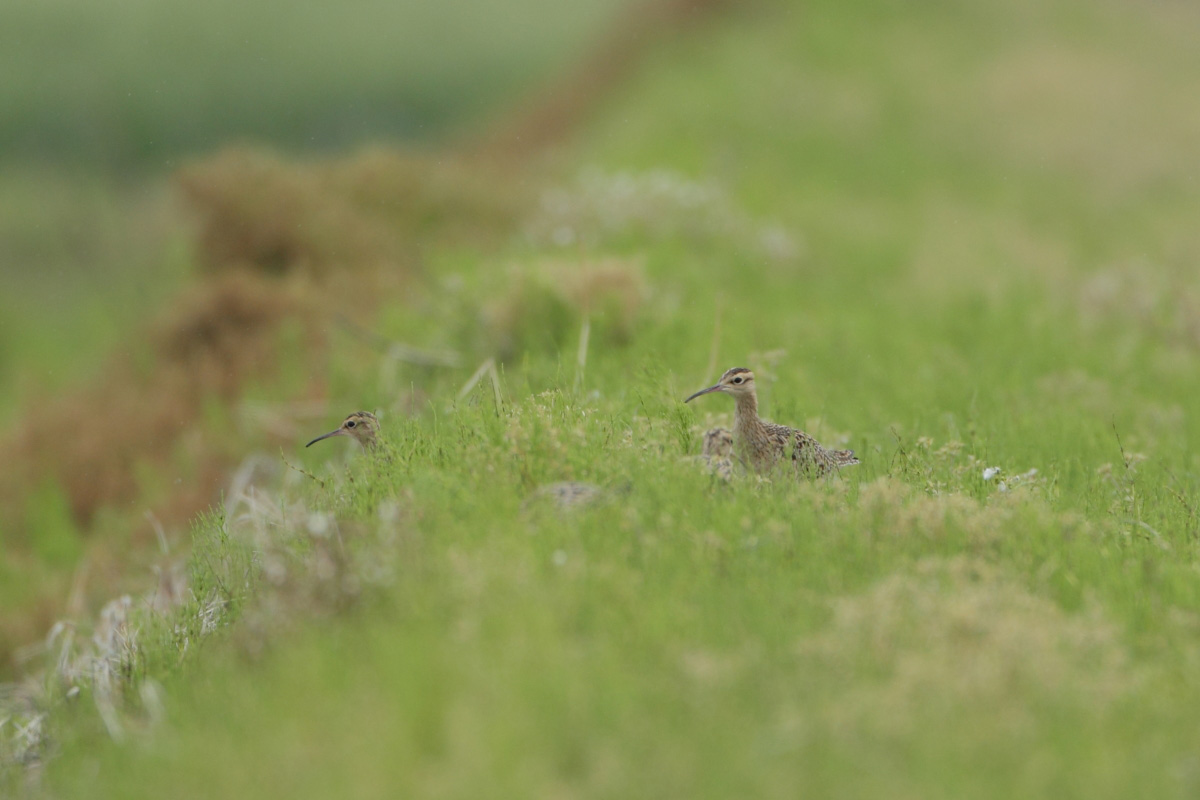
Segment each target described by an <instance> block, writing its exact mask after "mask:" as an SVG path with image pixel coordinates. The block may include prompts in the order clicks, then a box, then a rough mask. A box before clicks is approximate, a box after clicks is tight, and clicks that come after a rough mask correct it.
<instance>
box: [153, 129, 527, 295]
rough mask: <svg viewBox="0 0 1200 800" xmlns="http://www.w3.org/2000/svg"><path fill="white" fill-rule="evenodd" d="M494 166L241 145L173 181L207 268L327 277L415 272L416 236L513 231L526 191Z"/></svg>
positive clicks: (386, 153) (458, 237)
mask: <svg viewBox="0 0 1200 800" xmlns="http://www.w3.org/2000/svg"><path fill="white" fill-rule="evenodd" d="M496 170H497V168H496V167H495V166H492V167H484V166H482V165H477V164H471V163H467V162H463V161H461V160H459V159H453V158H449V159H441V158H433V157H429V156H421V155H414V154H410V153H401V152H397V151H391V150H382V149H372V150H368V151H365V152H363V153H361V154H359V155H357V156H354V157H352V158H349V159H343V160H338V161H328V162H313V163H308V164H294V163H286V162H284V161H282V160H280V159H278V158H277V157H275V156H274V155H271V154H269V153H265V152H262V151H255V150H247V149H243V148H239V149H232V150H228V151H225V152H224V153H221V154H219V155H217V156H216V157H214V158H211V159H208V160H206V161H203V162H199V163H197V164H194V165H192V166H189V167H188V168H186V169H184V170H183V171H182V172H180V174H179V175H178V177H177V181H178V184H179V187H180V190H181V191H182V193H183V195H184V198H185V200H186V201H187V204H188V206H189V207H190V208H191V209H192V210H193V211H194V212H195V214H196V216H197V218H198V221H199V227H200V230H199V235H198V245H199V254H200V257H201V260H202V262H203V263H204V265H205V266H206V267H207V268H208V269H209V270H213V271H219V270H226V269H230V268H245V267H251V268H254V269H256V270H259V271H263V272H268V273H272V274H284V273H294V272H302V273H304V274H307V275H309V276H313V277H317V278H322V279H324V278H329V277H331V276H332V275H333V274H334V273H337V272H340V271H345V270H350V271H354V272H359V271H361V270H363V268H375V269H384V270H388V271H391V272H399V273H401V274H404V275H409V274H411V273H413V272H415V271H416V267H417V265H418V264H419V258H418V254H417V247H416V242H418V241H420V242H422V243H425V242H427V241H428V240H429V239H430V238H431V237H438V238H442V239H447V238H449V239H453V240H454V241H455V242H457V243H460V244H461V243H462V240H463V239H464V238H465V239H468V240H470V241H478V240H479V239H481V238H484V239H486V238H489V237H491V236H495V235H496V234H499V233H507V232H508V231H510V230H511V229H512V226H513V222H514V220H515V219H516V218H517V215H518V211H519V209H520V208H522V207H523V205H524V204H525V199H526V195H527V194H528V192H526V191H524V190H523V188H522V185H523V184H522V182H521V181H519V180H515V179H514V176H512V175H508V174H497V171H496Z"/></svg>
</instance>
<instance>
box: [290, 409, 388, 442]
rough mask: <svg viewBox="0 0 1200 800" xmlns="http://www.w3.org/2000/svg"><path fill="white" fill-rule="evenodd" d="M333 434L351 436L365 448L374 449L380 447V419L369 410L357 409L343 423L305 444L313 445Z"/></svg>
mask: <svg viewBox="0 0 1200 800" xmlns="http://www.w3.org/2000/svg"><path fill="white" fill-rule="evenodd" d="M331 436H349V437H350V438H351V439H353V440H354V441H356V442H358V443H359V444H361V445H362V446H363V448H365V449H367V450H374V449H376V448H377V447H379V420H378V419H376V418H375V415H374V414H372V413H370V412H369V411H355V412H354V413H353V414H351V415H350V416H348V417H346V418H345V419H344V420H342V424H341V425H339V426H338V427H337V428H335V429H334V430H331V431H330V432H329V433H326V434H323V435H321V436H318V437H317V438H315V439H313V440H312V441H311V442H309V443H308V444H306V445H304V446H305V447H312V446H313V445H314V444H316V443H317V442H319V441H321V440H322V439H328V438H329V437H331Z"/></svg>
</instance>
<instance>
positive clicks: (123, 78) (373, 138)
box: [0, 0, 627, 420]
mask: <svg viewBox="0 0 1200 800" xmlns="http://www.w3.org/2000/svg"><path fill="white" fill-rule="evenodd" d="M626 5H627V3H626V2H624V0H577V1H576V2H572V3H560V2H551V1H550V0H515V1H514V2H490V1H486V0H485V1H482V2H481V1H479V0H450V2H437V3H429V2H374V1H372V0H351V1H350V2H347V3H341V4H338V5H336V6H331V5H328V4H325V3H313V2H300V3H294V2H280V1H277V0H256V1H255V2H250V3H244V2H235V1H234V0H218V2H215V3H204V4H197V3H188V2H177V1H176V0H118V2H114V3H104V4H95V3H86V2H79V3H74V2H62V0H51V2H41V0H12V2H6V3H3V4H2V5H0V75H2V76H3V80H0V109H3V112H2V113H0V283H2V285H3V287H4V291H3V292H2V293H0V420H4V419H7V418H9V417H10V415H11V414H12V413H13V412H14V411H15V410H16V408H17V406H18V404H19V402H20V401H21V399H22V398H26V399H31V398H37V397H40V396H42V395H44V394H45V393H46V392H49V391H53V390H56V389H58V388H60V387H62V386H64V385H65V384H67V383H69V382H71V381H72V380H79V379H81V378H83V377H86V375H87V374H89V372H90V371H92V370H94V369H95V368H96V365H97V362H98V360H99V359H100V356H101V354H103V353H104V352H106V351H107V350H108V349H109V348H110V347H112V346H113V345H114V344H116V343H117V342H118V341H119V340H120V337H121V335H122V334H124V333H127V332H128V331H129V329H130V325H131V324H132V323H133V322H135V321H137V320H141V319H143V318H144V317H145V316H146V315H147V314H150V313H152V312H154V310H155V309H156V308H157V306H158V304H159V303H161V302H162V301H163V300H164V299H165V298H167V297H169V296H170V295H171V293H172V291H173V290H174V289H176V288H178V287H179V286H180V285H181V284H180V282H181V281H182V280H183V279H184V277H185V276H186V274H187V270H188V256H187V233H186V227H185V221H186V220H185V219H184V218H183V217H182V216H181V214H180V209H179V208H178V207H177V202H176V197H175V196H174V194H173V193H172V192H171V191H170V190H169V188H168V187H167V184H166V179H167V178H168V177H169V176H170V175H171V174H172V172H173V171H174V170H176V169H177V168H178V167H179V166H180V165H181V164H182V163H185V162H186V161H187V160H188V159H195V158H197V157H200V156H203V155H205V154H207V153H210V152H212V151H213V150H216V149H218V148H219V147H222V146H226V145H229V144H230V143H239V142H240V143H257V144H266V145H270V146H272V147H274V148H278V149H280V150H283V151H285V152H290V153H294V154H309V155H313V154H322V153H323V154H331V153H335V152H344V151H347V150H352V149H354V148H356V147H358V146H361V145H363V144H364V143H368V142H372V143H376V142H405V143H407V144H409V145H414V146H419V147H429V146H435V145H438V144H441V143H444V142H445V141H447V140H448V139H456V138H462V137H469V136H471V135H473V134H474V133H475V132H477V131H479V130H480V129H482V128H484V127H486V126H487V125H488V124H489V123H491V122H492V121H494V120H495V119H496V118H498V117H502V116H503V115H505V114H506V113H507V108H508V106H509V105H510V104H511V103H513V102H519V101H521V100H522V99H524V98H528V97H529V96H531V95H532V93H534V92H535V91H536V89H537V88H538V87H539V86H541V85H542V84H544V83H545V82H547V81H549V80H551V79H552V78H553V76H554V75H555V72H556V70H558V69H561V68H564V67H565V66H566V65H567V64H569V63H571V59H572V57H573V56H575V55H576V54H577V53H579V52H580V51H581V49H586V48H587V47H588V46H590V45H591V43H593V42H595V41H596V40H597V38H599V37H600V36H602V35H603V34H604V32H605V31H606V30H607V29H608V27H609V26H610V24H611V22H612V19H613V17H614V16H615V15H616V13H617V12H618V11H619V10H620V9H621V8H622V7H624V6H626Z"/></svg>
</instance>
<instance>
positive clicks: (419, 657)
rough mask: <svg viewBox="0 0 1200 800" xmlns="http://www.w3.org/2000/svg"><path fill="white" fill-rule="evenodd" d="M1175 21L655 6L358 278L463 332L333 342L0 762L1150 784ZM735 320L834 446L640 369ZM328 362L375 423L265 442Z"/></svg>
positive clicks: (393, 306) (1183, 712)
mask: <svg viewBox="0 0 1200 800" xmlns="http://www.w3.org/2000/svg"><path fill="white" fill-rule="evenodd" d="M1198 33H1200V15H1197V14H1196V13H1195V12H1194V11H1192V10H1191V9H1190V8H1187V7H1184V6H1182V5H1166V4H1160V5H1156V6H1154V7H1149V6H1144V5H1141V6H1137V7H1134V6H1132V5H1130V4H1125V3H1118V2H1101V3H1085V2H1071V1H1069V0H1055V1H1054V2H1051V3H1034V2H1018V3H971V4H966V3H963V4H958V3H941V4H935V5H933V6H928V7H925V8H920V9H918V8H913V7H909V6H905V7H901V6H900V5H897V4H894V3H891V2H882V1H881V2H872V3H860V4H855V5H854V6H853V8H851V7H849V6H847V5H846V4H843V3H836V2H812V3H808V4H806V5H804V6H803V7H797V8H793V7H792V6H791V5H787V4H777V5H776V4H763V5H759V6H756V7H754V8H753V9H749V10H745V11H742V12H740V13H738V14H736V15H731V16H729V17H725V18H721V19H719V20H718V21H716V22H713V23H712V24H710V25H708V26H706V27H704V28H701V29H697V30H694V31H692V32H691V33H690V34H689V35H688V36H686V37H681V38H679V39H677V40H674V41H671V42H669V43H666V44H664V45H663V46H662V47H661V48H659V49H658V50H657V51H656V52H655V53H654V54H653V56H652V57H651V59H650V60H649V62H648V63H646V64H645V65H644V66H643V68H642V69H641V70H640V72H639V73H638V75H637V77H636V79H635V80H634V81H632V82H631V83H630V84H629V85H626V86H625V87H623V88H622V89H621V90H620V91H619V92H618V93H617V94H616V95H615V96H612V97H608V98H605V99H604V100H603V102H602V103H601V104H600V106H599V107H598V108H597V110H596V113H595V115H594V117H593V118H592V119H591V120H590V121H589V123H588V124H587V125H586V127H585V128H584V129H583V130H581V131H580V132H579V133H578V135H577V137H576V138H575V139H574V140H573V142H572V144H571V145H570V147H569V148H568V149H567V150H566V151H565V152H564V153H562V154H561V155H560V157H559V159H558V160H557V162H556V163H557V166H556V167H555V174H554V175H553V176H552V178H551V179H550V184H551V185H550V186H549V187H548V188H547V189H546V191H545V193H544V194H543V196H542V199H541V201H540V202H538V203H536V204H534V206H533V207H532V208H530V209H529V210H528V212H527V213H526V214H525V215H524V219H523V220H522V222H521V224H519V225H518V226H515V227H514V228H513V230H512V231H511V233H510V236H509V237H507V239H506V240H505V243H504V244H503V245H502V246H501V247H500V248H499V249H498V250H496V249H493V250H489V249H486V248H480V247H477V246H474V245H473V244H472V245H467V244H455V243H454V242H453V241H451V242H449V243H440V244H439V245H438V246H437V247H436V248H434V249H432V250H431V251H430V252H428V253H427V254H426V258H425V260H424V263H423V273H422V277H421V280H422V281H423V283H422V286H421V289H420V292H419V302H410V301H409V298H408V297H404V296H397V297H395V298H394V299H390V300H388V301H386V302H384V304H383V306H382V308H381V309H380V311H379V313H378V315H377V319H376V324H375V327H376V328H377V329H378V330H379V331H380V332H381V333H382V334H383V335H385V336H387V337H389V338H391V339H394V340H396V341H402V342H406V343H408V344H411V345H418V346H422V347H428V348H440V349H452V350H455V351H456V352H458V353H460V354H461V355H462V357H463V362H462V365H461V366H459V367H457V368H440V367H429V366H422V367H416V366H412V365H410V364H406V363H396V362H393V361H390V360H384V361H380V360H379V359H377V358H376V357H375V356H373V355H370V354H368V353H366V352H365V351H364V348H363V347H362V345H361V344H360V343H359V342H357V341H353V340H350V339H349V338H346V337H343V338H337V339H333V340H332V342H331V344H330V347H331V348H332V352H331V353H330V355H329V358H328V362H327V363H328V364H329V365H330V373H329V374H328V375H327V376H324V377H325V378H326V379H327V381H328V396H329V399H330V402H329V404H328V414H327V416H326V417H325V418H324V419H323V420H321V421H320V422H319V423H318V422H313V423H312V424H313V425H314V429H313V430H311V432H307V435H300V436H297V437H296V441H295V445H294V447H293V448H291V449H289V451H288V452H286V453H285V457H286V458H287V460H288V461H289V462H291V464H292V465H294V467H295V468H289V467H288V466H285V465H284V464H282V463H281V459H280V458H279V457H277V456H276V455H268V456H265V457H262V458H260V459H259V460H257V461H254V462H247V463H248V466H247V467H246V469H245V470H242V471H241V472H240V473H239V477H238V478H237V479H235V480H234V481H233V483H232V485H231V487H230V490H229V492H228V493H227V495H226V498H225V502H224V504H223V506H222V507H219V508H216V509H214V510H213V511H212V512H211V513H210V514H208V515H206V516H205V517H203V518H202V519H200V520H198V521H197V522H196V524H195V526H194V528H193V551H192V555H191V558H190V561H189V577H188V580H189V586H190V592H189V593H187V594H185V595H183V597H184V600H183V602H182V603H181V604H180V605H178V606H176V607H174V608H172V609H171V610H169V611H167V612H164V613H154V612H152V611H150V610H148V609H144V608H141V606H140V604H138V603H135V604H134V608H133V609H131V610H130V611H128V612H127V613H128V616H127V617H125V616H123V615H124V614H125V613H126V612H124V611H122V610H121V609H120V607H113V608H111V609H110V610H109V614H108V616H107V618H106V619H107V622H106V621H105V619H104V618H102V619H101V620H100V621H99V622H98V623H97V624H96V626H95V630H94V632H95V635H94V637H93V638H91V639H89V638H88V637H86V636H85V635H84V633H85V632H87V631H85V630H84V629H82V628H81V629H80V630H81V633H80V634H79V635H78V636H77V637H76V638H75V639H74V640H71V639H69V637H63V636H60V637H58V638H56V639H55V640H54V641H53V642H52V644H51V647H50V652H49V654H48V655H49V657H48V659H47V660H48V662H50V663H51V664H54V663H57V664H58V665H59V666H58V667H57V668H55V669H51V671H50V674H49V677H47V678H46V679H45V683H46V685H47V686H48V687H49V688H48V689H47V690H46V691H45V692H44V693H42V694H39V695H37V697H39V698H40V699H39V700H38V702H39V703H40V704H41V705H34V706H32V707H30V708H26V709H24V710H21V711H19V712H16V713H15V715H14V716H12V717H10V718H9V719H8V720H7V721H6V723H5V725H4V726H3V727H0V734H3V742H4V744H5V748H6V750H5V751H6V753H7V754H8V756H9V758H10V760H11V761H13V762H14V763H16V762H20V761H21V759H22V758H23V759H25V760H29V759H31V758H32V757H33V756H32V754H35V753H43V754H44V755H45V756H46V758H47V759H48V761H47V763H46V765H45V767H44V768H43V769H42V772H41V773H40V779H39V780H40V783H39V784H38V787H37V788H35V789H32V790H30V791H31V792H33V793H38V792H48V793H49V794H50V795H51V796H55V797H62V798H66V797H75V796H86V797H157V796H163V795H170V796H243V797H256V796H279V795H289V796H297V797H327V796H330V795H340V796H352V797H390V796H395V795H397V794H400V795H404V796H420V797H479V796H488V797H531V796H534V797H562V796H566V797H631V796H633V797H663V796H670V797H714V798H715V797H730V796H753V797H795V796H797V795H804V796H832V797H877V796H883V795H886V796H889V797H913V798H918V797H919V798H937V797H945V798H963V797H996V798H1001V797H1013V796H1047V797H1049V796H1054V797H1084V796H1087V797H1128V796H1146V797H1188V796H1194V795H1195V793H1196V791H1197V788H1198V784H1200V765H1198V762H1197V761H1196V757H1195V753H1196V752H1197V747H1198V746H1200V734H1198V733H1197V729H1196V726H1195V724H1194V720H1195V718H1196V716H1197V714H1198V713H1200V678H1197V674H1200V673H1197V670H1196V664H1197V663H1198V661H1200V569H1198V567H1200V560H1198V559H1197V547H1196V542H1197V534H1198V532H1200V527H1198V526H1200V519H1198V517H1197V505H1196V504H1197V498H1198V496H1200V491H1198V489H1200V472H1198V468H1200V464H1198V462H1197V459H1196V457H1195V456H1194V454H1193V451H1192V444H1193V443H1194V442H1196V441H1197V435H1198V433H1200V431H1198V430H1197V425H1198V424H1200V422H1198V419H1197V415H1196V414H1195V410H1196V401H1195V398H1196V397H1197V396H1198V391H1200V373H1198V371H1197V369H1196V367H1197V360H1198V355H1200V334H1198V331H1200V324H1198V320H1200V285H1198V284H1197V282H1196V278H1195V275H1194V269H1192V265H1193V264H1194V263H1195V260H1196V258H1197V257H1198V256H1200V238H1198V237H1197V235H1196V229H1195V226H1194V220H1195V219H1196V215H1197V212H1198V211H1200V197H1198V196H1197V194H1196V191H1195V185H1194V179H1195V175H1196V170H1197V167H1198V166H1200V165H1198V164H1197V163H1196V160H1197V155H1196V153H1195V152H1194V148H1191V147H1190V145H1189V142H1190V141H1191V138H1192V136H1193V134H1194V132H1195V126H1196V120H1197V119H1198V117H1197V113H1198V109H1200V106H1197V102H1196V100H1195V97H1196V88H1197V82H1200V69H1198V68H1197V67H1196V66H1195V64H1194V59H1193V58H1192V51H1193V49H1194V47H1193V43H1194V41H1195V38H1196V35H1197V34H1198ZM405 294H406V295H407V294H408V293H407V292H406V293H405ZM488 357H496V358H498V359H499V369H498V370H497V380H496V382H495V384H493V383H492V381H491V380H490V379H488V378H486V377H485V378H484V380H483V381H481V382H479V383H478V384H476V385H475V386H474V388H473V389H471V390H470V391H468V392H466V393H465V394H464V395H461V396H460V389H461V388H462V387H464V385H465V384H466V383H467V381H468V378H469V376H470V375H471V373H472V372H473V371H474V368H475V366H476V365H477V364H479V363H480V362H481V361H483V360H484V359H485V358H488ZM734 365H742V366H748V367H751V368H753V369H754V370H755V371H756V373H757V375H758V380H759V383H760V384H762V387H761V393H762V402H763V406H764V409H763V410H764V412H765V415H766V416H769V417H771V418H773V419H775V420H777V421H781V422H789V423H793V424H798V425H801V426H803V427H805V428H806V429H808V430H810V431H811V432H813V433H814V434H817V435H818V436H819V438H821V439H822V440H823V441H825V442H827V443H829V444H838V445H844V446H849V447H853V448H854V449H855V450H856V451H857V452H858V454H859V457H860V458H861V459H862V462H863V463H862V465H861V466H858V467H855V468H854V469H852V470H847V471H846V472H844V473H843V474H842V475H841V476H839V477H838V478H836V479H833V480H828V481H820V482H815V483H806V482H794V481H792V480H787V479H780V478H778V477H776V478H774V479H760V478H757V477H755V476H750V475H739V476H737V477H735V479H734V480H733V481H732V482H729V483H725V482H723V481H721V480H719V479H716V478H714V477H713V476H711V475H708V474H707V473H706V472H705V471H704V470H703V469H702V468H701V466H700V465H699V464H697V463H696V462H695V461H694V460H691V459H689V456H693V455H695V454H696V453H697V452H698V450H699V437H700V434H701V432H702V431H703V430H704V429H705V428H707V427H710V426H711V425H713V424H718V423H724V424H728V423H729V421H730V412H731V410H732V409H731V407H730V406H731V404H730V403H728V402H727V400H726V398H722V397H720V396H716V397H706V398H702V399H701V400H698V401H696V402H694V403H692V404H690V405H687V406H684V405H683V404H682V402H681V401H682V399H683V398H684V397H686V396H687V395H689V394H691V393H692V392H693V391H695V390H697V389H700V388H702V387H704V386H706V385H708V384H709V383H711V381H712V380H713V379H714V378H715V377H716V375H718V374H719V372H720V371H721V370H723V369H724V368H726V367H729V366H734ZM289 368H290V369H293V370H298V371H300V372H303V371H304V369H305V367H304V365H303V364H292V365H290V367H289ZM251 399H252V400H255V401H262V402H270V401H279V398H270V397H261V396H259V397H252V398H251ZM355 408H367V409H377V410H379V411H380V413H381V414H382V416H383V420H384V433H385V435H386V437H387V439H388V443H389V447H388V450H387V451H386V452H385V453H384V454H382V455H380V456H371V455H367V454H356V453H355V452H354V451H353V450H352V448H351V446H350V445H349V444H348V443H347V442H345V441H344V440H338V439H335V440H333V441H332V442H322V443H320V444H319V445H316V446H314V447H313V448H311V449H308V450H305V449H304V448H303V447H302V443H303V442H304V441H306V440H307V439H308V438H311V436H315V435H317V434H319V433H323V432H325V431H326V430H328V429H329V428H330V427H332V426H333V425H334V424H336V421H337V419H340V417H341V416H342V415H344V414H345V413H347V412H349V411H351V410H354V409H355ZM302 471H303V472H306V473H309V474H308V475H305V474H302ZM567 479H571V480H585V481H590V482H593V483H596V484H598V485H600V486H602V487H605V489H606V491H607V499H606V500H604V501H601V502H599V503H597V504H595V505H593V506H589V507H586V508H580V509H576V510H573V511H569V512H562V511H559V510H557V509H556V508H554V507H553V505H552V504H548V503H546V502H544V501H543V500H539V499H538V497H537V496H536V490H537V487H539V486H542V485H545V484H547V483H549V482H553V481H559V480H567ZM169 583H170V581H166V580H165V579H164V581H163V584H164V586H165V585H167V584H169ZM160 594H164V595H167V594H170V592H169V591H168V590H167V589H163V590H162V591H161V592H160ZM122 620H125V621H124V622H122ZM72 686H76V687H79V688H80V691H79V692H78V693H72V692H71V691H70V688H71V687H72ZM42 711H46V712H47V713H45V714H41V713H40V712H42ZM31 723H32V724H33V726H34V727H33V728H29V727H25V728H22V727H21V726H22V725H25V726H29V725H30V724H31ZM22 731H23V732H22ZM10 777H11V778H12V780H14V781H20V780H22V777H21V773H20V770H19V769H17V768H16V767H13V768H12V769H11V770H10Z"/></svg>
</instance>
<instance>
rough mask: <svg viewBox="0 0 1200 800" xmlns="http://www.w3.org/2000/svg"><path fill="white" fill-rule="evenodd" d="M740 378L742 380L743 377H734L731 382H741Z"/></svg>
mask: <svg viewBox="0 0 1200 800" xmlns="http://www.w3.org/2000/svg"><path fill="white" fill-rule="evenodd" d="M742 380H744V379H743V378H734V379H733V382H734V383H741V382H742Z"/></svg>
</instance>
